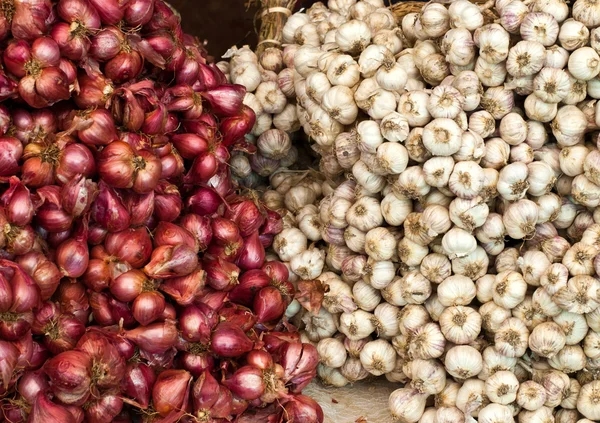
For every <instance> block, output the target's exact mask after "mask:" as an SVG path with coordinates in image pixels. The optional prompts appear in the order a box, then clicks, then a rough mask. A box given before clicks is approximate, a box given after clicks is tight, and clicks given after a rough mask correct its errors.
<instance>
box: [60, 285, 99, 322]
mask: <svg viewBox="0 0 600 423" xmlns="http://www.w3.org/2000/svg"><path fill="white" fill-rule="evenodd" d="M55 298H56V300H57V302H58V304H59V306H60V310H61V311H62V312H63V313H71V314H73V315H74V316H75V317H76V318H77V319H78V320H79V321H80V322H83V323H87V321H88V316H89V314H90V306H89V302H88V298H87V295H86V290H85V286H83V284H81V283H79V282H71V281H68V280H66V279H65V280H63V281H62V282H61V284H60V285H59V286H58V289H57V290H56V296H55Z"/></svg>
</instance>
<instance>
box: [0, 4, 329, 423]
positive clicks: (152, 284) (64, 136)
mask: <svg viewBox="0 0 600 423" xmlns="http://www.w3.org/2000/svg"><path fill="white" fill-rule="evenodd" d="M0 39H1V40H2V41H1V46H0V51H1V57H2V65H3V66H2V69H1V70H0V85H1V87H0V99H1V100H3V102H2V104H0V133H1V136H0V422H7V423H8V422H10V423H19V422H28V423H81V422H84V421H85V422H87V423H110V422H117V423H127V422H134V421H135V422H138V421H143V422H146V423H166V422H187V423H200V422H202V423H224V422H229V421H235V422H239V423H252V422H265V421H269V422H274V423H275V422H277V423H284V422H308V423H321V422H322V421H323V413H322V411H321V409H320V407H319V405H318V404H317V403H316V402H315V401H313V400H312V399H311V398H309V397H306V396H304V395H302V394H301V392H302V389H303V388H304V387H305V386H306V385H307V384H308V383H309V382H310V381H311V379H312V378H313V377H314V376H315V375H316V367H317V352H316V348H315V347H314V346H312V345H309V344H303V343H302V342H301V341H300V335H299V333H298V332H297V331H296V330H295V328H294V326H293V325H292V324H290V323H288V321H287V318H286V317H285V311H286V309H287V307H288V305H289V304H290V303H292V301H293V300H294V297H295V295H296V294H295V292H296V288H295V286H294V285H293V284H292V283H291V282H290V281H289V280H288V279H289V270H288V268H287V267H286V266H285V265H284V264H283V263H281V262H279V261H277V260H276V259H271V257H267V255H266V252H265V249H266V248H268V247H269V246H270V245H271V244H272V243H273V239H274V237H275V235H276V234H278V233H279V232H280V231H281V230H282V226H283V225H282V218H281V216H280V215H279V214H278V213H276V212H274V211H271V210H270V209H269V208H267V207H266V206H265V205H264V204H263V202H261V201H259V200H258V199H257V198H256V196H245V195H244V194H243V193H241V192H236V189H237V187H236V186H235V184H234V183H233V181H232V178H231V175H230V170H229V169H230V165H229V160H230V154H231V152H232V151H238V150H241V151H247V150H249V149H251V148H252V146H251V145H249V144H248V143H247V142H246V141H245V138H244V137H245V135H246V134H247V133H248V132H249V131H250V130H251V129H252V127H253V126H254V123H255V114H254V112H253V111H252V110H251V109H250V108H249V107H247V106H245V105H244V104H243V100H244V96H245V94H246V91H245V88H244V87H243V86H240V85H235V84H228V83H227V79H226V77H225V75H224V74H223V73H222V72H221V71H220V70H219V69H218V68H217V67H216V66H215V65H214V64H210V63H208V62H207V59H206V51H205V50H204V48H203V46H202V44H201V43H200V42H199V41H198V40H197V39H195V38H194V37H191V36H189V35H187V34H184V33H183V32H182V30H181V26H180V16H179V15H178V14H177V13H176V12H175V11H174V10H173V9H172V8H171V7H170V6H169V5H168V4H167V3H165V2H164V1H162V0H119V1H117V0H59V1H51V0H27V1H26V0H3V1H1V2H0Z"/></svg>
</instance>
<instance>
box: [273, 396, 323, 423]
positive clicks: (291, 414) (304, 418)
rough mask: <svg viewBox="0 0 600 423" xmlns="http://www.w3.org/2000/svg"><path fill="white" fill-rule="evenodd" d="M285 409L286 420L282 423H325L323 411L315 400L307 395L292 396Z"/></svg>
mask: <svg viewBox="0 0 600 423" xmlns="http://www.w3.org/2000/svg"><path fill="white" fill-rule="evenodd" d="M283 407H284V409H285V412H284V416H285V420H282V423H283V422H285V423H292V422H303V423H304V422H306V423H323V420H324V416H323V409H322V408H321V406H320V405H319V404H318V403H317V402H316V401H315V400H313V399H312V398H310V397H307V396H306V395H294V396H291V397H290V398H289V401H288V402H286V403H285V405H284V406H283Z"/></svg>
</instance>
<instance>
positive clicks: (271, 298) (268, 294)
mask: <svg viewBox="0 0 600 423" xmlns="http://www.w3.org/2000/svg"><path fill="white" fill-rule="evenodd" d="M285 307H286V305H285V303H284V301H283V298H282V296H281V292H280V291H279V289H277V288H275V287H274V286H267V287H265V288H262V289H261V290H260V291H258V293H257V294H256V296H255V297H254V303H253V307H252V309H253V310H254V311H255V313H256V315H257V317H258V322H259V323H265V322H272V321H274V320H277V319H279V318H280V317H281V316H282V315H283V313H284V312H285Z"/></svg>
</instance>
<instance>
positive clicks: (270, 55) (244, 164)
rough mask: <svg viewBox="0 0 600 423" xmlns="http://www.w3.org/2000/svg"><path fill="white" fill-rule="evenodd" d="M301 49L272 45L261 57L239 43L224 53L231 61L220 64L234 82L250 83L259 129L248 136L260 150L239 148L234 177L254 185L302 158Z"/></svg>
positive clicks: (250, 103) (233, 159) (246, 100)
mask: <svg viewBox="0 0 600 423" xmlns="http://www.w3.org/2000/svg"><path fill="white" fill-rule="evenodd" d="M295 48H296V46H295V45H294V44H292V45H291V46H290V47H288V48H286V49H285V50H284V51H282V50H281V49H279V48H276V47H269V48H267V49H265V50H264V51H263V52H262V53H261V54H260V57H259V56H257V55H256V53H254V52H253V51H252V50H251V49H250V48H249V47H248V46H244V47H242V48H239V49H238V48H235V47H233V48H232V49H230V50H229V52H228V53H227V54H225V55H224V56H223V57H224V58H227V59H228V61H221V62H219V63H217V66H218V67H219V68H220V69H221V70H222V71H223V72H224V73H225V74H226V75H227V78H228V80H229V81H230V82H231V83H234V84H239V85H243V86H244V87H246V91H247V92H246V96H245V98H244V104H245V105H246V106H248V107H250V108H251V109H252V110H253V111H254V113H255V114H256V122H255V124H254V127H253V128H252V130H251V131H250V134H248V135H247V136H246V140H247V142H248V143H249V144H251V145H253V146H255V148H254V149H253V150H256V152H255V154H249V153H247V152H241V151H240V152H236V153H234V154H233V155H232V157H231V161H230V163H231V171H232V175H233V176H234V178H235V179H236V180H238V181H239V183H240V185H243V186H246V187H248V188H256V187H259V186H264V182H265V178H266V177H268V176H270V175H271V174H273V173H274V172H275V171H277V170H279V169H287V168H289V167H290V166H292V165H294V164H295V163H296V161H297V160H298V154H299V152H298V149H297V148H296V147H295V146H294V145H293V144H292V141H293V138H295V137H296V136H297V135H299V133H298V130H299V129H300V122H299V120H298V116H297V114H296V93H295V91H294V73H293V66H294V64H293V60H294V51H295ZM252 153H254V151H252Z"/></svg>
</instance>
